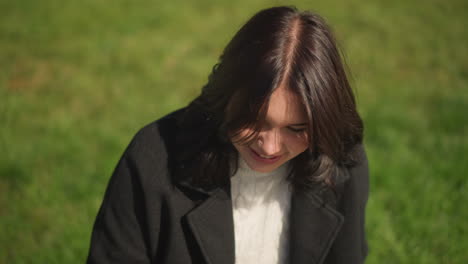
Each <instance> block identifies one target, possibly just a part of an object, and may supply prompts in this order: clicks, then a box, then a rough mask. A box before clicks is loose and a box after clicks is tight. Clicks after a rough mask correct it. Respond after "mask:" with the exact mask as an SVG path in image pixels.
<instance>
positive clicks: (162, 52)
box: [0, 0, 468, 264]
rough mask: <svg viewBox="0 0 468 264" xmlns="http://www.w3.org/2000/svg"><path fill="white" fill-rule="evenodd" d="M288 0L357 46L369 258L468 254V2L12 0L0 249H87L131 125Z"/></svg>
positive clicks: (40, 258)
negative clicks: (262, 12) (257, 17)
mask: <svg viewBox="0 0 468 264" xmlns="http://www.w3.org/2000/svg"><path fill="white" fill-rule="evenodd" d="M315 2H316V3H315ZM279 4H294V5H296V6H298V7H300V8H305V9H312V10H316V11H318V12H319V13H320V14H322V15H323V16H324V17H326V18H327V20H328V21H329V23H330V24H332V25H333V27H334V29H335V32H336V34H337V36H338V39H339V41H340V43H341V46H342V48H343V49H344V51H345V53H346V58H347V61H348V64H349V67H350V69H351V72H352V76H353V85H354V87H355V89H356V92H357V98H358V103H359V108H360V112H361V114H362V117H363V119H364V121H365V125H366V131H365V141H366V145H367V150H368V155H369V160H370V170H371V196H370V200H369V204H368V214H367V223H368V225H367V231H368V238H369V245H370V255H369V258H368V262H367V263H392V264H393V263H408V264H414V263H434V264H436V263H437V264H440V263H468V251H467V249H468V206H467V205H466V204H465V203H466V202H468V190H467V187H468V185H467V176H468V48H467V47H468V30H467V27H468V18H467V16H466V14H467V11H468V3H467V1H462V0H460V1H444V0H429V1H404V0H396V1H383V0H381V1H370V0H369V1H357V0H350V1H337V0H329V1H288V2H285V1H252V0H250V1H247V0H239V1H219V0H211V1H210V0H198V1H180V0H173V1H130V0H114V1H104V0H82V1H58V0H42V1H34V0H22V1H7V0H0V263H2V264H3V263H8V264H9V263H83V262H84V260H85V258H86V254H87V250H88V247H89V239H90V232H91V228H92V224H93V221H94V217H95V215H96V213H97V210H98V208H99V205H100V203H101V199H102V195H103V192H104V190H105V187H106V184H107V181H108V179H109V176H110V174H111V172H112V170H113V168H114V166H115V164H116V162H117V160H118V158H119V156H120V155H121V153H122V151H123V150H124V148H125V147H126V145H127V144H128V142H129V140H130V139H131V137H132V136H133V134H134V133H135V132H136V131H137V130H138V129H139V128H140V127H142V126H143V125H145V124H147V123H149V122H151V121H153V120H154V119H156V118H158V117H160V116H162V115H164V114H165V113H168V112H169V111H171V110H174V109H176V108H179V107H181V106H184V105H185V104H186V103H187V102H189V101H190V100H191V99H192V98H194V96H196V95H197V93H198V92H199V90H200V87H201V86H202V85H203V84H204V83H205V82H206V80H207V75H208V73H209V72H210V70H211V67H212V66H213V64H214V63H216V60H217V56H218V55H219V54H220V52H221V51H222V48H223V47H224V45H225V44H226V43H227V41H228V40H229V39H230V37H231V36H232V35H233V34H234V33H235V32H236V30H237V29H238V28H239V26H240V25H242V23H244V22H245V20H246V19H247V18H248V17H250V16H251V15H252V14H253V13H254V12H255V11H256V10H258V9H260V8H264V7H269V6H273V5H279Z"/></svg>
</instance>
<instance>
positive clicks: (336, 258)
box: [325, 148, 369, 264]
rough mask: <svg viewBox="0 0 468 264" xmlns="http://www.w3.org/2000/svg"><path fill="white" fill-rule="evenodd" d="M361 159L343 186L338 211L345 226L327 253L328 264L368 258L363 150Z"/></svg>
mask: <svg viewBox="0 0 468 264" xmlns="http://www.w3.org/2000/svg"><path fill="white" fill-rule="evenodd" d="M360 155H361V162H360V163H359V164H358V165H357V166H356V167H354V168H352V169H350V170H349V174H350V177H349V179H348V180H347V181H346V183H344V186H343V193H342V195H341V198H340V200H339V203H338V209H339V211H340V212H341V213H342V214H343V216H344V222H343V226H342V227H341V230H340V232H339V233H338V236H337V238H336V240H335V242H334V244H333V245H332V248H331V249H330V254H329V255H328V258H327V261H326V262H325V263H327V264H339V263H340V264H341V263H346V264H360V263H364V261H365V259H366V257H367V254H368V246H367V240H366V232H365V211H366V204H367V199H368V196H369V168H368V161H367V156H366V153H365V151H364V148H362V150H361V151H360Z"/></svg>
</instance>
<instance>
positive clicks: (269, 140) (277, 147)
mask: <svg viewBox="0 0 468 264" xmlns="http://www.w3.org/2000/svg"><path fill="white" fill-rule="evenodd" d="M281 144H282V143H281V136H280V133H279V131H278V130H276V129H272V130H268V131H262V132H260V134H259V135H258V146H259V150H261V151H262V153H260V154H262V155H268V156H274V155H276V154H278V153H280V151H281Z"/></svg>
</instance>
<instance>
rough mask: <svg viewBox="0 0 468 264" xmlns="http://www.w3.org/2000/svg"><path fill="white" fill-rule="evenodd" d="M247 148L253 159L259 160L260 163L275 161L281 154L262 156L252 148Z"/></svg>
mask: <svg viewBox="0 0 468 264" xmlns="http://www.w3.org/2000/svg"><path fill="white" fill-rule="evenodd" d="M249 150H250V154H251V156H252V158H253V159H254V160H256V161H258V162H261V163H265V164H273V163H275V162H277V161H278V160H279V159H280V158H281V155H279V156H264V155H261V154H258V153H257V152H256V151H255V150H253V149H252V148H249Z"/></svg>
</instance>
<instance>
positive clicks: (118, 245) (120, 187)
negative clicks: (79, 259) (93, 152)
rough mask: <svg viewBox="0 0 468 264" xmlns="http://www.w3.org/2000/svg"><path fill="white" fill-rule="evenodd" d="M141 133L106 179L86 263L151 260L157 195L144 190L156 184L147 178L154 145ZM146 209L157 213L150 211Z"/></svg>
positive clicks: (157, 205) (156, 223) (151, 170)
mask: <svg viewBox="0 0 468 264" xmlns="http://www.w3.org/2000/svg"><path fill="white" fill-rule="evenodd" d="M141 134H142V133H141V131H140V133H139V134H137V136H135V138H134V139H133V140H132V142H131V143H130V145H129V146H128V148H127V149H126V151H125V152H124V154H123V156H122V157H121V159H120V161H119V162H118V164H117V166H116V168H115V170H114V172H113V174H112V177H111V179H110V181H109V184H108V186H107V189H106V192H105V195H104V199H103V202H102V205H101V207H100V209H99V212H98V214H97V217H96V220H95V223H94V227H93V231H92V235H91V245H90V249H89V255H88V259H87V263H88V264H97V263H99V264H107V263H141V264H144V263H150V258H151V254H152V251H153V250H151V249H154V248H156V247H157V245H155V244H154V243H157V239H152V238H154V237H155V236H157V233H158V232H159V230H158V228H159V226H158V225H159V224H158V221H159V220H158V219H159V216H158V212H160V210H159V209H158V207H159V206H160V199H157V197H156V196H155V195H154V193H153V194H152V196H151V197H152V198H151V201H148V195H147V194H146V193H148V191H147V190H148V188H150V187H151V186H152V185H156V184H155V183H154V182H153V183H152V182H149V180H148V178H149V177H148V175H152V174H153V173H154V171H155V170H154V168H152V167H151V166H149V165H148V164H151V165H153V166H154V164H155V162H154V160H155V157H154V153H150V152H152V151H153V150H154V149H153V148H151V149H150V148H148V144H147V142H146V141H145V140H144V138H143V139H142V135H141ZM148 204H150V205H148ZM148 206H150V208H149V207H148ZM148 210H151V211H152V212H156V213H151V215H150V214H148V212H147V211H148ZM148 217H150V218H148ZM149 221H151V227H148V222H149ZM149 229H151V233H149V232H148V230H149ZM155 241H156V242H155ZM152 243H153V244H152Z"/></svg>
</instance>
